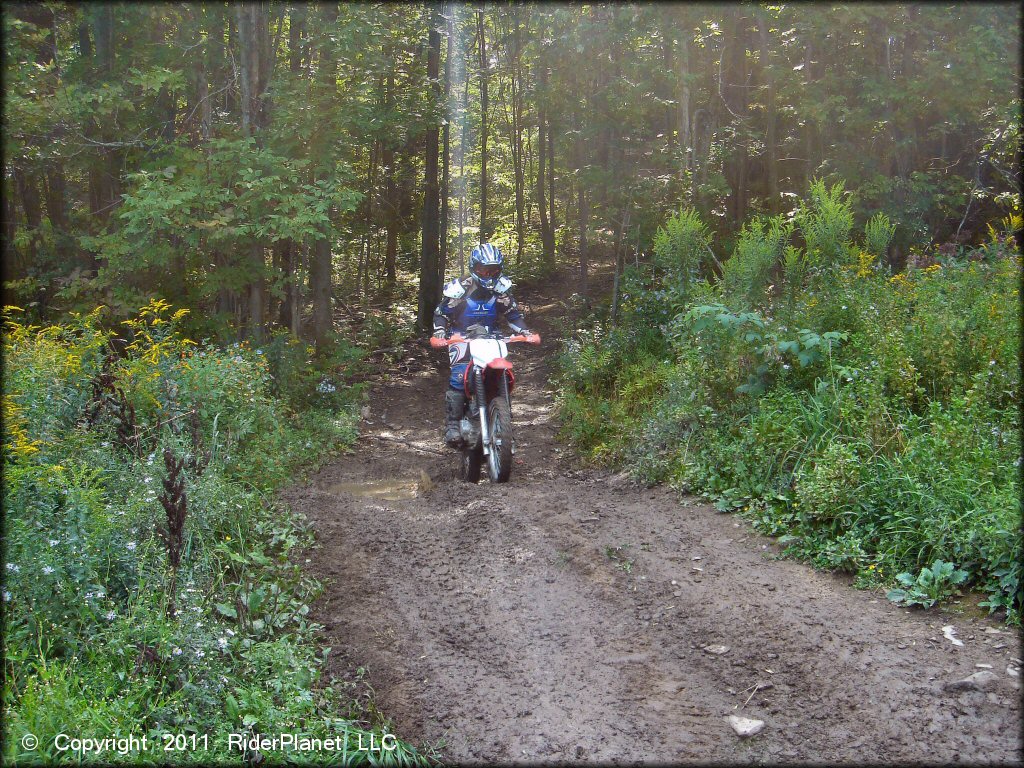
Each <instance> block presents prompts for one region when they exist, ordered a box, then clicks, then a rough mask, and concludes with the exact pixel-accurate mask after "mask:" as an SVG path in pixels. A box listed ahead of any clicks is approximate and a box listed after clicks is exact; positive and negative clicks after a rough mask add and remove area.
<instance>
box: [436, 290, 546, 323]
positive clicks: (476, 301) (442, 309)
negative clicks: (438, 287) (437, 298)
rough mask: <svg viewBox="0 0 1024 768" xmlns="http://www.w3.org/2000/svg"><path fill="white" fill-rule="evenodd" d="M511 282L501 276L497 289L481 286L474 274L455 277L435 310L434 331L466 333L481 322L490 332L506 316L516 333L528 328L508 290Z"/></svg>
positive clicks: (506, 320)
mask: <svg viewBox="0 0 1024 768" xmlns="http://www.w3.org/2000/svg"><path fill="white" fill-rule="evenodd" d="M511 285H512V283H511V282H509V281H508V280H507V279H505V278H502V279H501V280H499V281H498V285H496V286H495V290H494V291H490V290H488V289H486V288H482V287H481V286H479V285H478V284H477V282H476V281H475V280H474V279H473V278H472V277H464V278H462V279H461V280H452V281H451V282H449V283H448V284H447V285H445V289H444V298H442V299H441V303H440V304H438V305H437V309H435V310H434V330H435V331H445V332H457V333H465V332H466V330H467V329H468V328H469V326H471V325H482V326H484V327H486V328H487V330H488V331H489V332H491V333H493V332H494V331H497V330H498V329H499V321H500V320H501V319H502V318H504V319H505V322H507V323H508V324H509V326H511V328H512V330H513V331H515V332H516V333H519V332H520V331H522V330H524V329H525V328H526V325H525V323H524V322H523V313H522V310H520V309H519V305H518V304H517V303H516V300H515V299H514V298H513V297H512V294H511V293H509V290H508V289H509V288H510V287H511Z"/></svg>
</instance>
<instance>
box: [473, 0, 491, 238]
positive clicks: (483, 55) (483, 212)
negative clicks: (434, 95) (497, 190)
mask: <svg viewBox="0 0 1024 768" xmlns="http://www.w3.org/2000/svg"><path fill="white" fill-rule="evenodd" d="M476 25H477V35H478V49H479V52H480V234H479V240H480V242H481V243H485V242H487V240H488V239H489V238H490V236H491V233H490V228H489V227H488V226H487V109H488V104H487V69H488V62H487V39H486V30H485V29H484V14H483V11H478V12H477V17H476Z"/></svg>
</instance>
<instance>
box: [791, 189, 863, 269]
mask: <svg viewBox="0 0 1024 768" xmlns="http://www.w3.org/2000/svg"><path fill="white" fill-rule="evenodd" d="M843 186H844V185H843V183H842V182H836V183H835V184H833V185H832V186H831V187H829V186H827V185H826V184H825V182H824V181H823V180H821V179H818V180H816V181H813V182H812V183H811V187H810V192H809V194H808V198H809V199H808V200H807V202H806V203H804V204H803V205H801V206H800V209H799V210H798V211H797V214H796V218H795V221H796V226H797V228H798V229H799V231H800V234H801V235H802V236H803V239H804V242H805V243H806V248H807V260H808V262H809V263H810V265H811V266H812V267H814V268H817V269H819V270H821V269H824V268H827V267H832V266H843V265H845V264H847V263H848V262H849V260H850V245H851V242H850V233H851V231H852V230H853V206H852V205H851V203H850V201H849V199H848V196H847V195H846V193H845V192H844V190H843Z"/></svg>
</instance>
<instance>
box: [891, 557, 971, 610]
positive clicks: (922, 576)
mask: <svg viewBox="0 0 1024 768" xmlns="http://www.w3.org/2000/svg"><path fill="white" fill-rule="evenodd" d="M967 576H968V574H967V571H961V570H959V569H958V568H956V566H955V565H953V563H944V562H943V561H942V560H936V561H935V562H934V563H932V566H931V568H922V569H921V572H920V573H919V574H918V575H917V578H914V575H913V574H912V573H901V574H898V575H897V576H896V581H898V582H899V583H900V584H901V585H903V586H902V588H898V589H890V590H889V591H888V593H886V597H888V598H889V599H890V600H892V601H893V602H894V603H899V604H900V605H920V606H922V607H924V608H931V607H932V606H933V605H935V603H937V602H939V601H940V600H943V599H945V598H947V597H950V596H952V595H954V594H955V593H956V587H958V586H959V585H961V584H963V583H964V582H965V581H967Z"/></svg>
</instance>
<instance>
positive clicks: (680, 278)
mask: <svg viewBox="0 0 1024 768" xmlns="http://www.w3.org/2000/svg"><path fill="white" fill-rule="evenodd" d="M710 249H711V232H710V230H709V229H708V227H707V225H706V224H704V222H702V221H701V220H700V217H699V216H698V214H697V211H696V210H694V209H693V208H681V209H679V211H678V212H676V213H674V214H672V216H670V217H669V219H668V221H666V222H665V224H664V226H662V227H659V228H658V231H657V233H656V234H655V235H654V256H655V259H656V260H657V261H658V263H659V264H661V265H662V266H663V267H664V268H665V269H667V270H669V271H670V274H672V275H673V279H674V281H677V283H676V284H677V285H678V290H679V293H680V295H681V296H682V298H683V301H684V302H685V301H686V300H687V298H688V297H689V293H690V282H691V281H692V280H693V279H694V278H695V276H696V273H697V271H698V269H699V267H700V265H701V264H702V263H703V262H704V261H705V259H706V257H707V255H708V253H709V252H710Z"/></svg>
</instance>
